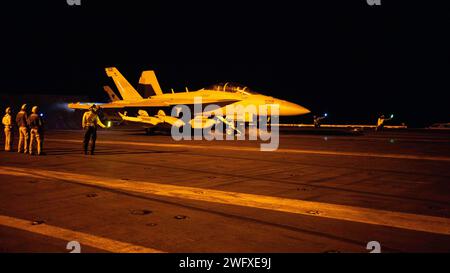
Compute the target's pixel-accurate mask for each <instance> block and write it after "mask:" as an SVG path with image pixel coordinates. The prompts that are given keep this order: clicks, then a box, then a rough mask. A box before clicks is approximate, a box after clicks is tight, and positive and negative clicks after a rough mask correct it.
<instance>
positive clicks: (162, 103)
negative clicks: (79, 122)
mask: <svg viewBox="0 0 450 273" xmlns="http://www.w3.org/2000/svg"><path fill="white" fill-rule="evenodd" d="M234 102H237V100H229V99H223V100H220V99H219V100H218V99H210V98H202V104H217V105H219V106H221V107H223V106H225V105H228V104H231V103H234ZM93 104H95V103H80V102H78V103H69V104H68V107H69V108H70V109H80V110H88V109H89V108H90V107H91V106H92V105H93ZM179 104H181V105H194V104H195V101H193V100H192V99H164V100H161V99H157V98H155V99H153V98H152V99H145V100H141V101H116V102H112V103H104V104H100V103H98V104H96V105H98V106H100V108H102V109H123V108H141V109H142V108H151V107H168V106H174V105H179Z"/></svg>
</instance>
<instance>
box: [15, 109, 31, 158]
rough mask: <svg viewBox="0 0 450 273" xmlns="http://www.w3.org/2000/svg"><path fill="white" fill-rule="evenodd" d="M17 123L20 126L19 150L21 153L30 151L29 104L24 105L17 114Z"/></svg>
mask: <svg viewBox="0 0 450 273" xmlns="http://www.w3.org/2000/svg"><path fill="white" fill-rule="evenodd" d="M16 124H17V127H19V147H18V148H17V152H19V153H22V152H23V153H25V154H26V153H28V137H29V134H28V114H27V105H26V104H24V105H22V108H21V109H20V112H19V113H17V116H16Z"/></svg>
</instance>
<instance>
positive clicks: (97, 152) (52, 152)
mask: <svg viewBox="0 0 450 273" xmlns="http://www.w3.org/2000/svg"><path fill="white" fill-rule="evenodd" d="M173 152H174V151H154V150H147V151H142V150H135V151H133V150H117V149H98V150H95V155H140V154H162V153H173ZM176 152H177V153H180V152H183V151H176ZM45 154H46V155H47V156H61V155H84V153H83V150H82V149H47V150H46V151H45Z"/></svg>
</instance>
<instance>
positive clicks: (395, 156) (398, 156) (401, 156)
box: [45, 138, 450, 162]
mask: <svg viewBox="0 0 450 273" xmlns="http://www.w3.org/2000/svg"><path fill="white" fill-rule="evenodd" d="M45 141H53V142H66V143H82V141H81V140H72V139H55V138H50V139H45ZM97 144H105V145H120V146H122V147H126V146H141V147H161V148H189V149H203V150H228V151H246V152H261V150H260V149H259V148H254V147H240V146H239V147H233V146H219V145H188V144H181V143H180V144H165V143H147V142H132V141H97ZM272 152H275V153H294V154H314V155H333V156H356V157H375V158H390V159H411V160H429V161H446V162H450V157H445V156H425V155H407V154H383V153H365V152H337V151H325V150H302V149H278V150H276V151H272Z"/></svg>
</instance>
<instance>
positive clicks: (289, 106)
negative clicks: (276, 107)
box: [280, 101, 311, 116]
mask: <svg viewBox="0 0 450 273" xmlns="http://www.w3.org/2000/svg"><path fill="white" fill-rule="evenodd" d="M309 113H311V111H309V110H308V109H306V108H305V107H303V106H301V105H298V104H295V103H292V102H288V101H283V102H282V103H280V116H299V115H305V114H309Z"/></svg>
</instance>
